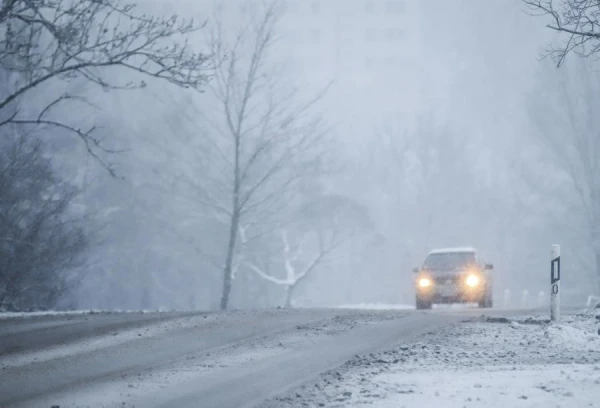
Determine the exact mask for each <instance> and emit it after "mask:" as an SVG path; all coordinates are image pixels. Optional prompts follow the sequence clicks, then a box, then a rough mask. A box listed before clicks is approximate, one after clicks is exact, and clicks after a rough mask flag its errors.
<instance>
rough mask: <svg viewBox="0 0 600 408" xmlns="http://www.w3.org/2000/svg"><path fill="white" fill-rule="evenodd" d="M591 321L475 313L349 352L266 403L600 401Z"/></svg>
mask: <svg viewBox="0 0 600 408" xmlns="http://www.w3.org/2000/svg"><path fill="white" fill-rule="evenodd" d="M599 323H600V321H599V320H598V319H596V317H595V316H594V315H578V316H565V317H563V320H562V321H560V322H558V323H552V322H549V321H548V320H547V319H546V318H542V317H536V316H523V317H519V318H515V319H508V318H486V317H482V318H475V319H472V320H470V321H469V322H466V323H462V324H460V325H458V326H452V327H448V328H446V329H442V330H440V331H437V332H435V333H430V334H428V335H427V336H425V337H424V338H423V340H422V341H420V342H417V343H412V344H404V345H399V346H398V347H397V348H395V349H393V350H389V351H386V352H382V353H378V354H371V355H367V356H356V357H355V358H354V359H353V360H351V361H348V362H347V363H346V364H345V365H344V366H343V367H341V368H339V369H337V370H332V371H330V372H328V373H326V374H325V375H323V376H321V378H320V379H319V380H318V381H317V382H316V383H314V384H304V385H303V386H302V387H300V388H297V389H294V390H292V391H291V392H290V393H289V394H288V395H286V396H282V397H280V398H278V399H277V400H276V401H271V402H269V403H268V404H267V405H266V406H267V407H269V408H270V407H274V406H278V407H282V408H284V407H289V408H291V407H296V406H321V407H346V406H352V407H366V406H369V407H373V408H387V407H390V408H392V407H406V408H410V407H418V408H420V407H424V406H426V407H428V406H436V407H440V408H454V407H457V408H458V407H460V408H462V407H480V406H481V407H483V406H485V407H492V408H503V407H540V408H541V407H549V406H552V407H600V400H599V397H600V335H599V334H598V325H599ZM269 404H270V405H269Z"/></svg>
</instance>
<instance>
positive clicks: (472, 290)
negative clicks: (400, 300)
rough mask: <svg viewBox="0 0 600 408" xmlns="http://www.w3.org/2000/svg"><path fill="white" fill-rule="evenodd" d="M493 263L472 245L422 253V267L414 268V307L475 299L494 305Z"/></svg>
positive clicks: (484, 306)
mask: <svg viewBox="0 0 600 408" xmlns="http://www.w3.org/2000/svg"><path fill="white" fill-rule="evenodd" d="M493 269H494V266H493V265H492V264H486V263H484V262H483V260H482V259H481V256H480V254H479V253H478V251H477V250H476V249H475V248H472V247H464V248H446V249H435V250H433V251H431V252H429V254H427V256H426V257H425V261H424V262H423V266H422V267H421V268H414V269H413V272H414V274H415V280H414V284H415V291H416V299H415V300H416V308H417V309H431V307H432V305H433V304H442V303H477V304H478V306H479V307H480V308H491V307H493V297H492V292H493V277H492V270H493Z"/></svg>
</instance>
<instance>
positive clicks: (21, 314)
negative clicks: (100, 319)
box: [0, 309, 170, 320]
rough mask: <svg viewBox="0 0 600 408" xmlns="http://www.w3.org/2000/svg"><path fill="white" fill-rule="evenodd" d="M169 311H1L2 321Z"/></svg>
mask: <svg viewBox="0 0 600 408" xmlns="http://www.w3.org/2000/svg"><path fill="white" fill-rule="evenodd" d="M168 312H170V311H169V310H166V309H165V310H162V309H161V310H116V309H115V310H95V309H90V310H44V311H39V312H3V311H0V320H2V319H14V318H24V317H25V318H27V317H42V316H43V317H46V316H57V317H61V316H80V315H91V314H125V313H130V314H145V313H168Z"/></svg>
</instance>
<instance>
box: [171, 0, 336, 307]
mask: <svg viewBox="0 0 600 408" xmlns="http://www.w3.org/2000/svg"><path fill="white" fill-rule="evenodd" d="M279 6H280V4H279V2H277V1H275V2H268V3H265V4H264V5H263V6H262V7H259V9H257V10H255V12H249V14H247V15H245V16H243V17H242V18H241V21H239V23H238V27H239V29H237V30H233V31H229V30H227V27H229V26H230V25H231V24H228V23H229V21H228V20H225V19H224V18H223V15H222V14H220V13H219V12H217V13H216V15H215V18H214V25H213V27H212V28H213V29H212V31H211V38H210V44H211V52H212V54H213V55H214V56H215V58H216V60H217V61H218V63H217V66H216V69H215V73H214V78H213V80H212V81H211V83H210V84H209V87H208V90H209V92H207V99H206V100H205V101H204V104H203V105H200V106H201V107H200V108H199V109H198V110H197V111H196V114H197V116H198V118H199V119H200V125H201V130H200V131H197V132H196V134H195V135H193V138H191V139H190V144H189V145H188V146H187V150H188V152H190V153H188V156H190V155H192V156H193V159H192V160H191V163H192V166H189V167H187V168H186V169H183V170H182V172H181V174H180V175H179V176H178V182H179V183H183V184H185V185H186V187H187V192H186V193H187V194H186V198H187V199H188V200H189V201H190V202H195V203H196V206H197V207H198V208H204V209H205V212H206V211H207V212H208V214H209V215H210V217H211V218H212V219H214V220H217V221H219V222H220V223H221V224H222V227H223V228H224V230H225V231H226V236H225V240H224V241H221V242H220V245H222V249H220V250H216V251H211V254H218V255H220V256H222V257H223V258H224V259H223V260H217V261H216V262H217V263H219V264H221V265H222V266H221V268H222V291H221V293H222V294H221V302H220V308H221V309H227V307H228V305H229V298H230V293H231V290H232V286H233V281H234V279H236V277H237V276H239V274H240V273H241V270H242V268H244V261H245V259H246V258H245V251H246V248H248V247H249V246H250V245H259V244H258V242H260V241H261V240H262V239H263V238H264V237H265V236H266V235H268V234H269V233H270V232H271V231H273V230H275V229H279V225H281V224H282V223H287V222H289V219H288V217H289V216H290V214H289V212H288V211H287V208H288V206H289V205H290V203H291V202H293V200H294V197H295V195H296V194H297V193H298V191H299V190H300V188H301V186H302V185H303V184H306V183H307V182H309V180H311V179H314V178H316V177H319V176H321V174H322V173H323V172H324V171H325V163H324V160H323V157H324V154H325V151H326V148H327V129H326V128H325V127H324V125H323V123H322V119H321V117H320V114H319V112H317V111H316V109H315V103H316V101H318V100H319V99H320V97H321V94H319V95H316V96H315V97H313V98H312V99H308V100H304V101H303V100H302V99H303V98H302V96H301V94H300V92H299V90H298V89H297V88H296V87H295V86H294V85H293V82H292V80H291V79H288V78H287V77H286V75H285V71H283V66H282V65H281V64H280V63H279V62H278V61H277V60H276V59H275V58H274V54H273V52H272V51H273V48H274V47H275V46H276V40H277V29H278V27H277V26H278V23H279V19H280V13H281V11H280V9H279ZM209 105H210V106H209ZM211 108H212V109H211ZM182 191H183V190H182ZM217 236H218V237H219V239H222V233H219V234H218V235H217ZM205 252H207V251H205ZM213 257H214V255H213Z"/></svg>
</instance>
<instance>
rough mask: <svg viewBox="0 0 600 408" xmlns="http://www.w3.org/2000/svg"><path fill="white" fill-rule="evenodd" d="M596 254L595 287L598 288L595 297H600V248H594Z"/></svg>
mask: <svg viewBox="0 0 600 408" xmlns="http://www.w3.org/2000/svg"><path fill="white" fill-rule="evenodd" d="M594 254H595V255H596V282H594V283H595V284H594V285H593V287H594V288H596V293H593V294H594V295H597V296H600V248H597V247H596V248H594Z"/></svg>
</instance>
